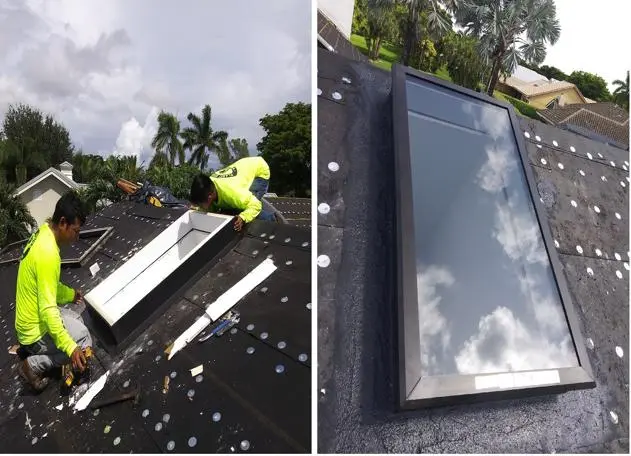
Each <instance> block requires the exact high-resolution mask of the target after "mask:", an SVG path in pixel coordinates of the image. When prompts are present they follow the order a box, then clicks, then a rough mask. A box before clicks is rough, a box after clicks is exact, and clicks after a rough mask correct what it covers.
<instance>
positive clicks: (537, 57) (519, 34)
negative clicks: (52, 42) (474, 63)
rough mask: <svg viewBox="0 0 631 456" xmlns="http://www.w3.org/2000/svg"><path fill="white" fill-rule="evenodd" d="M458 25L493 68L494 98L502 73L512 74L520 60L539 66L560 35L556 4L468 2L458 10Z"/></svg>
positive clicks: (545, 0) (536, 0) (489, 90)
mask: <svg viewBox="0 0 631 456" xmlns="http://www.w3.org/2000/svg"><path fill="white" fill-rule="evenodd" d="M455 18H456V22H457V23H458V24H459V25H460V26H462V27H464V28H465V30H466V31H467V33H469V34H471V35H473V36H476V37H477V38H478V39H479V43H480V44H479V50H480V54H481V55H482V56H483V57H484V58H485V61H486V63H487V64H488V65H489V66H490V67H491V73H490V76H489V81H488V84H487V93H488V94H489V95H493V91H494V90H495V86H496V84H497V81H498V79H499V75H500V71H501V72H502V73H504V74H510V73H512V72H513V70H514V69H515V67H516V66H517V64H518V63H519V60H520V59H523V60H525V61H527V62H530V63H534V64H537V65H539V64H540V63H542V62H543V61H544V59H545V57H546V43H550V44H555V43H556V42H557V40H558V39H559V36H560V35H561V26H560V25H559V20H558V19H557V17H556V6H555V4H554V0H511V1H497V0H467V1H463V2H460V4H459V6H458V8H456V9H455Z"/></svg>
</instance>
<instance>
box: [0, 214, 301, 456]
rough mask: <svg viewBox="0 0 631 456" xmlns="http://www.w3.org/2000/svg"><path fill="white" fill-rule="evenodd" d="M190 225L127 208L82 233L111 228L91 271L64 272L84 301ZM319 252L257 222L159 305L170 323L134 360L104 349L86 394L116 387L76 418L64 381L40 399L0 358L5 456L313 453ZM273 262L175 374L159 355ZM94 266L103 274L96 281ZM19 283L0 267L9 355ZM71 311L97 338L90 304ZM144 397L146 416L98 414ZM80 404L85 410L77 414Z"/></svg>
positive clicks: (146, 336) (134, 344)
mask: <svg viewBox="0 0 631 456" xmlns="http://www.w3.org/2000/svg"><path fill="white" fill-rule="evenodd" d="M184 212H185V211H184V210H183V209H171V208H157V207H154V206H151V205H146V204H141V203H134V202H119V203H115V204H113V205H111V206H108V207H107V208H105V209H103V210H102V211H101V212H99V213H97V214H93V215H91V216H89V217H88V220H87V222H86V225H85V228H86V229H96V228H104V227H111V228H112V229H113V231H112V235H111V237H110V238H109V239H108V240H107V241H106V242H104V243H103V244H102V245H100V246H99V247H98V249H96V251H95V252H94V253H93V256H92V257H91V259H90V261H89V262H88V263H87V264H86V265H82V266H81V267H74V268H70V267H62V281H63V282H64V283H67V284H68V285H70V286H73V287H81V288H82V289H83V290H84V292H85V293H86V294H87V292H89V291H90V290H91V289H93V288H94V287H95V286H97V285H98V284H99V283H101V282H103V281H104V280H105V279H106V278H107V277H108V276H109V275H111V274H112V272H113V271H115V270H116V269H117V268H119V267H120V266H122V265H123V264H125V263H127V262H128V261H129V260H130V258H132V257H133V255H134V253H135V252H138V251H140V250H141V249H142V248H143V247H144V246H146V245H147V244H148V243H149V242H151V240H153V239H154V238H155V237H156V236H157V235H159V234H160V233H161V232H163V231H164V230H165V229H166V228H167V227H168V226H170V225H171V224H172V223H173V222H174V221H175V220H177V219H178V218H179V217H180V216H181V215H182V214H183V213H184ZM80 242H81V241H80ZM81 248H83V247H81ZM310 248H311V233H310V231H309V230H306V229H302V228H299V227H295V226H291V225H286V224H278V223H271V222H262V221H258V220H257V221H254V222H252V223H251V224H249V225H248V226H247V230H245V232H243V233H239V234H238V235H236V236H235V238H234V240H233V241H232V242H231V243H230V244H229V245H228V246H226V248H225V249H224V250H223V251H222V252H221V253H220V254H218V255H217V256H216V258H214V259H213V258H209V259H208V262H207V263H206V264H205V265H203V266H202V268H201V269H200V270H199V271H197V273H196V274H192V276H191V277H190V278H191V280H190V282H189V283H188V284H187V286H186V287H185V288H183V289H180V290H177V289H169V287H167V288H166V292H165V295H164V296H160V297H158V298H156V302H155V306H156V307H162V306H163V308H164V310H161V311H160V312H159V314H157V315H155V316H153V317H151V318H150V321H148V322H147V323H148V325H147V327H146V329H144V330H143V331H142V332H140V333H139V334H138V335H137V336H135V337H134V338H133V340H131V341H130V342H129V344H128V345H127V346H126V347H125V348H123V349H121V350H120V351H116V350H111V351H108V350H106V349H105V348H106V347H105V345H103V344H101V341H97V342H96V343H95V346H94V353H95V357H94V360H95V363H94V365H93V366H92V368H91V384H94V382H96V381H97V380H98V379H99V378H101V376H102V375H104V374H105V373H106V372H108V371H109V375H108V377H107V381H105V382H104V386H103V389H102V391H100V392H99V393H98V394H96V395H95V397H94V398H93V399H92V401H91V402H90V403H89V404H88V405H87V407H86V409H85V410H84V411H76V410H74V408H73V407H70V406H69V399H70V397H60V390H59V388H58V386H57V385H58V383H59V382H58V381H53V382H51V385H49V387H48V388H47V389H46V390H45V391H44V392H43V393H42V394H40V395H33V394H32V393H31V392H30V390H29V389H28V388H27V387H26V386H25V385H24V384H23V383H22V381H21V380H20V379H19V377H18V376H17V372H16V370H15V369H16V367H17V364H16V363H17V361H18V358H17V356H15V355H11V354H9V353H8V352H7V350H0V402H1V403H2V404H3V407H2V409H1V410H0V424H1V425H0V438H1V439H2V441H3V442H4V448H5V449H6V450H7V451H11V452H15V453H18V452H41V453H44V452H51V453H60V452H64V453H70V452H81V453H97V452H104V453H107V452H134V453H140V452H142V453H156V452H178V453H183V452H189V451H196V452H204V453H214V452H220V453H230V452H237V451H249V452H254V453H259V452H264V453H268V452H269V453H287V452H291V453H306V452H310V448H311V359H310V353H311V303H310V301H311V283H310V281H311V272H310V257H311V255H310ZM62 254H63V252H62ZM267 258H270V259H271V261H273V262H274V264H275V265H276V267H277V270H276V271H275V272H274V274H272V275H271V276H269V277H268V278H267V279H266V280H264V281H263V282H262V283H261V284H260V285H259V286H257V287H256V288H255V289H254V290H253V291H252V292H250V293H248V294H247V295H246V296H245V297H244V298H243V299H241V300H239V301H238V302H237V304H236V305H235V306H234V307H233V310H235V311H238V312H239V314H240V319H239V322H238V323H236V324H234V325H233V326H232V327H231V328H230V329H229V330H227V331H226V332H223V333H222V334H221V335H220V336H219V335H215V336H213V337H211V338H209V339H208V340H207V341H205V342H204V343H198V342H197V340H195V341H192V342H191V343H190V344H189V345H188V346H187V348H186V349H185V350H183V351H181V352H180V353H179V354H178V355H177V356H175V357H174V358H173V359H172V360H171V361H168V360H167V356H166V355H165V353H164V349H165V348H166V347H167V346H169V345H170V344H171V343H173V341H174V340H175V339H176V338H177V336H178V335H179V334H181V333H182V332H183V331H184V330H185V329H186V328H188V327H189V326H190V325H191V324H192V323H194V322H195V319H196V318H197V317H198V316H199V315H202V314H204V312H205V311H206V309H207V307H208V306H209V305H211V304H212V303H213V302H215V301H216V300H217V299H218V298H220V297H221V296H222V295H223V294H224V293H225V292H226V291H228V290H229V289H230V288H231V287H232V286H233V285H234V284H236V283H237V282H239V281H240V280H241V279H242V278H243V277H245V276H246V275H247V274H248V273H249V272H251V271H252V270H253V269H255V267H256V266H257V265H259V264H260V263H262V262H263V261H265V260H266V259H267ZM2 259H3V256H2V255H0V260H2ZM93 264H98V265H99V270H98V271H97V272H96V274H94V275H93V274H92V273H91V272H90V270H89V266H90V265H93ZM16 277H17V264H16V263H15V262H13V263H7V264H2V265H0V330H1V331H2V337H4V338H5V346H7V347H8V346H10V345H13V344H14V343H15V332H14V330H13V325H14V319H15V285H16ZM167 295H168V296H167ZM70 307H71V308H72V309H73V310H75V311H77V312H78V313H80V314H82V316H83V317H84V320H86V324H88V326H89V323H88V322H89V318H87V317H86V316H87V311H86V308H85V304H72V305H70ZM200 365H201V366H203V368H202V369H203V371H201V372H199V373H197V372H196V373H197V375H195V376H191V375H190V369H191V368H192V367H195V366H200ZM165 379H168V380H167V382H165ZM86 385H87V384H86ZM167 388H168V389H167ZM165 391H166V392H165ZM136 392H138V395H139V396H138V401H137V402H138V404H137V405H135V401H129V400H127V401H120V402H116V403H113V404H111V405H108V406H107V407H105V406H103V407H101V408H98V409H95V410H92V406H93V405H97V404H98V403H99V401H106V402H107V401H110V402H111V399H113V398H114V399H115V398H117V397H120V396H121V395H125V394H126V393H130V394H128V395H133V394H131V393H134V394H135V393H136ZM81 393H82V391H81ZM76 400H79V401H80V400H81V398H80V397H77V398H75V402H74V403H73V405H74V404H76ZM85 401H87V397H86V399H85ZM81 406H83V404H81ZM53 436H54V438H53Z"/></svg>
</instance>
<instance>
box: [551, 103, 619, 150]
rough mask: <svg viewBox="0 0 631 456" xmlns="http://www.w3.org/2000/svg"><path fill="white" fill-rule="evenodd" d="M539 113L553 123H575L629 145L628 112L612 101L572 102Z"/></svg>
mask: <svg viewBox="0 0 631 456" xmlns="http://www.w3.org/2000/svg"><path fill="white" fill-rule="evenodd" d="M539 115H540V116H541V117H542V118H543V119H544V120H545V121H546V122H548V123H551V124H553V125H565V124H572V125H577V126H579V127H583V128H586V129H588V130H591V131H593V132H595V133H598V134H600V135H602V136H605V137H607V138H610V139H612V140H614V141H616V142H618V143H620V144H623V145H626V147H628V146H629V113H628V112H627V111H625V110H624V109H622V108H620V107H618V106H616V105H615V104H614V103H584V104H573V105H567V106H564V107H562V108H555V109H545V110H542V111H539Z"/></svg>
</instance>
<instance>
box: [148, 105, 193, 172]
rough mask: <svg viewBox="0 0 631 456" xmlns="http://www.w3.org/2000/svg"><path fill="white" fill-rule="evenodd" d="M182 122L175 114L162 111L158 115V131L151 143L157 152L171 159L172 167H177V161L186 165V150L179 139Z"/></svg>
mask: <svg viewBox="0 0 631 456" xmlns="http://www.w3.org/2000/svg"><path fill="white" fill-rule="evenodd" d="M179 134H180V121H179V120H177V117H175V116H174V115H173V114H171V113H168V112H165V111H161V112H160V114H158V131H157V132H156V135H155V136H154V137H153V141H151V147H153V148H154V149H155V150H156V151H157V152H160V153H164V154H166V155H167V156H168V157H169V161H170V163H171V165H175V159H176V158H178V159H179V163H180V164H182V163H184V160H185V156H184V149H183V147H182V143H181V142H180V138H179Z"/></svg>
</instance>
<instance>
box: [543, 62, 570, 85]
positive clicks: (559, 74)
mask: <svg viewBox="0 0 631 456" xmlns="http://www.w3.org/2000/svg"><path fill="white" fill-rule="evenodd" d="M535 71H536V72H537V73H539V74H542V75H544V76H545V77H546V78H548V79H556V80H557V81H567V79H568V78H569V76H568V75H567V74H565V73H564V72H563V71H561V70H559V69H558V68H557V67H553V66H548V65H542V66H541V67H539V68H538V69H536V70H535Z"/></svg>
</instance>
